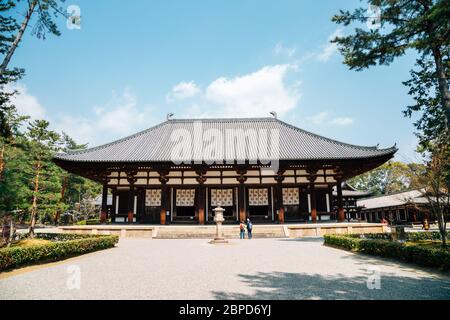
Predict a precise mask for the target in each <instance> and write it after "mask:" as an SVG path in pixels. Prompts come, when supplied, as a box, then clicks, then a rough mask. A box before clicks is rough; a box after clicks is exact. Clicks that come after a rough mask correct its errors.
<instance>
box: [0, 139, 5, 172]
mask: <svg viewBox="0 0 450 320" xmlns="http://www.w3.org/2000/svg"><path fill="white" fill-rule="evenodd" d="M4 169H5V144H4V143H3V144H2V149H1V150H0V180H1V179H2V176H3V170H4Z"/></svg>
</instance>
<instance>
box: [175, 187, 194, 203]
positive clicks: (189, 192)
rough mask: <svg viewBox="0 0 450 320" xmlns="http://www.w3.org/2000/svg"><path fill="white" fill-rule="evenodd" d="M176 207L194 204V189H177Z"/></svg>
mask: <svg viewBox="0 0 450 320" xmlns="http://www.w3.org/2000/svg"><path fill="white" fill-rule="evenodd" d="M176 203H177V207H193V206H194V204H195V189H179V190H177V201H176Z"/></svg>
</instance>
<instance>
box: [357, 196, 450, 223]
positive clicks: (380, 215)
mask: <svg viewBox="0 0 450 320" xmlns="http://www.w3.org/2000/svg"><path fill="white" fill-rule="evenodd" d="M428 198H431V199H435V197H433V196H432V195H431V194H428ZM428 198H427V196H426V192H425V190H420V189H416V190H409V191H404V192H398V193H394V194H389V195H382V196H376V197H371V198H367V199H362V200H360V201H359V206H360V207H361V208H362V210H361V214H362V215H364V216H365V218H366V220H367V221H368V222H380V221H381V220H382V219H386V220H388V221H389V222H390V223H395V224H406V223H419V224H421V223H422V222H423V221H424V220H425V219H427V220H429V221H432V220H437V217H436V216H434V215H433V213H432V210H431V208H430V202H429V199H428ZM447 199H448V196H447V195H445V194H443V195H442V202H441V203H447V202H446V200H447ZM446 214H447V215H450V207H449V206H446Z"/></svg>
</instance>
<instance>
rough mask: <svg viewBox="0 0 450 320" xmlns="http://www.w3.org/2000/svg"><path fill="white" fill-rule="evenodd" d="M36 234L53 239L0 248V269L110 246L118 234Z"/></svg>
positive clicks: (51, 259) (57, 258)
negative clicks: (24, 245)
mask: <svg viewBox="0 0 450 320" xmlns="http://www.w3.org/2000/svg"><path fill="white" fill-rule="evenodd" d="M37 236H38V237H39V238H41V239H49V240H54V242H52V243H48V244H43V245H36V246H31V247H11V248H4V249H0V271H1V270H5V269H9V268H12V267H17V266H20V265H24V264H29V263H33V262H37V261H55V260H61V259H64V258H67V257H70V256H76V255H81V254H85V253H89V252H93V251H97V250H103V249H107V248H112V247H114V246H115V244H116V243H117V242H118V241H119V237H118V236H103V235H98V236H92V235H74V234H64V235H54V234H52V235H49V234H38V235H37ZM56 239H58V240H56ZM63 239H64V240H63Z"/></svg>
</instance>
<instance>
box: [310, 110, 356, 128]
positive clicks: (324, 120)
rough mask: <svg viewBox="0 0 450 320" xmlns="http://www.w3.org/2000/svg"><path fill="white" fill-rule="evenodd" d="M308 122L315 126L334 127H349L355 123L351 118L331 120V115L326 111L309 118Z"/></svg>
mask: <svg viewBox="0 0 450 320" xmlns="http://www.w3.org/2000/svg"><path fill="white" fill-rule="evenodd" d="M308 120H309V121H310V122H311V123H312V124H315V125H323V124H328V125H334V126H342V127H344V126H349V125H352V124H353V123H354V120H353V119H352V118H349V117H339V118H330V114H329V113H328V112H326V111H323V112H319V113H318V114H316V115H314V116H312V117H309V118H308Z"/></svg>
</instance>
